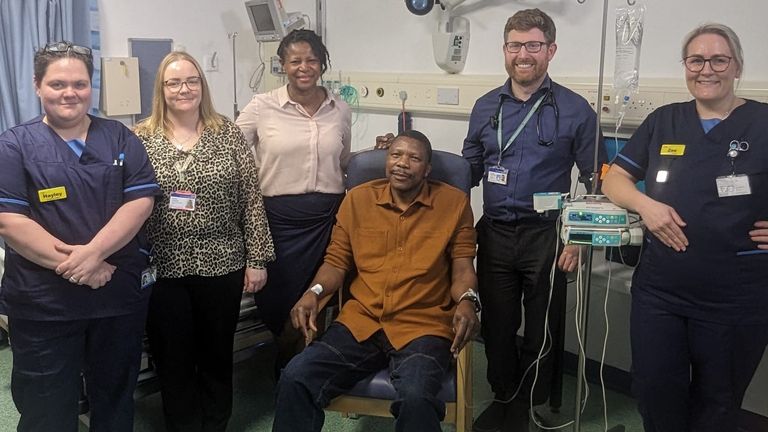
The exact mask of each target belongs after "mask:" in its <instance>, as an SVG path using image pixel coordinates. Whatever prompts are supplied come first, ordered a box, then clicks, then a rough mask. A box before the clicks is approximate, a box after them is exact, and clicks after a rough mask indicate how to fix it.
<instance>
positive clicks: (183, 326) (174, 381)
mask: <svg viewBox="0 0 768 432" xmlns="http://www.w3.org/2000/svg"><path fill="white" fill-rule="evenodd" d="M243 277H244V271H243V270H238V271H235V272H232V273H229V274H226V275H223V276H212V277H205V276H186V277H182V278H173V279H164V278H161V279H158V281H157V283H156V284H155V287H154V290H153V291H152V297H151V298H150V301H149V318H148V320H147V330H148V333H149V342H150V347H151V349H152V357H153V359H154V360H155V362H156V364H157V371H158V374H159V376H160V391H161V395H162V399H163V413H164V415H165V426H166V429H167V430H169V431H172V432H176V431H184V432H196V431H223V430H225V429H226V427H227V422H228V421H229V417H230V415H231V414H232V345H233V342H234V334H235V328H236V326H237V320H238V317H239V314H240V299H241V297H242V293H243Z"/></svg>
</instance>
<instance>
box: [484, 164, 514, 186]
mask: <svg viewBox="0 0 768 432" xmlns="http://www.w3.org/2000/svg"><path fill="white" fill-rule="evenodd" d="M508 175H509V170H508V169H506V168H504V167H502V166H498V165H496V166H492V167H490V168H488V181H489V182H491V183H496V184H500V185H505V184H507V176H508Z"/></svg>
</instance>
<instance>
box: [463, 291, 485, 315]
mask: <svg viewBox="0 0 768 432" xmlns="http://www.w3.org/2000/svg"><path fill="white" fill-rule="evenodd" d="M464 300H469V301H471V302H472V303H474V305H475V313H478V312H480V311H481V310H483V305H481V304H480V297H478V296H477V292H475V290H473V289H472V288H470V289H468V290H467V292H465V293H464V294H462V295H461V297H459V303H460V302H462V301H464Z"/></svg>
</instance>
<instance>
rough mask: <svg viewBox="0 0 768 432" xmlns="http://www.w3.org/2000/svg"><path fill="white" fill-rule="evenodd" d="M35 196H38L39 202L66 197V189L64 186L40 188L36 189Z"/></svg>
mask: <svg viewBox="0 0 768 432" xmlns="http://www.w3.org/2000/svg"><path fill="white" fill-rule="evenodd" d="M37 197H38V198H40V202H41V203H44V202H48V201H57V200H63V199H67V189H66V188H65V187H64V186H59V187H55V188H50V189H40V190H39V191H37Z"/></svg>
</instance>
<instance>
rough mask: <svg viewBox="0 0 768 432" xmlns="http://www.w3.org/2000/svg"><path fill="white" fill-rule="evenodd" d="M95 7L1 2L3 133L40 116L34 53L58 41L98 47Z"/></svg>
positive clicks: (59, 0)
mask: <svg viewBox="0 0 768 432" xmlns="http://www.w3.org/2000/svg"><path fill="white" fill-rule="evenodd" d="M95 5H96V0H0V132H2V131H4V130H6V129H8V128H10V127H12V126H14V125H16V124H19V123H21V122H23V121H26V120H29V119H32V118H34V117H36V116H38V115H40V114H41V112H42V111H41V108H40V102H39V100H38V98H37V96H36V95H35V89H34V83H33V79H32V77H33V75H34V68H33V59H34V54H35V51H37V50H38V49H39V48H41V47H43V46H45V44H46V43H48V42H52V41H59V40H69V41H72V42H74V43H76V44H78V45H83V46H88V47H93V46H94V45H96V46H97V49H98V45H99V43H98V22H97V17H98V13H97V12H93V9H94V8H95ZM93 28H95V29H96V34H95V36H96V44H94V43H93V38H94V35H93V34H92V30H93ZM95 57H96V56H95ZM94 60H96V58H94ZM94 78H96V77H94Z"/></svg>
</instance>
